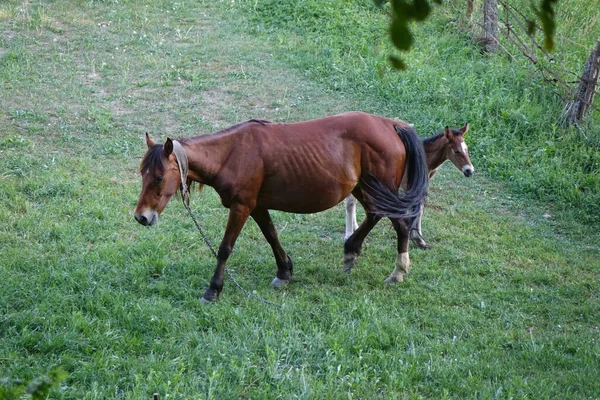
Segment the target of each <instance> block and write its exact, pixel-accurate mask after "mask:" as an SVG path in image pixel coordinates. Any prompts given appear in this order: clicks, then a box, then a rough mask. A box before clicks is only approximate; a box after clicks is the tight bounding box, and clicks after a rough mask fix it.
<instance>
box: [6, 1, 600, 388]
mask: <svg viewBox="0 0 600 400" xmlns="http://www.w3.org/2000/svg"><path fill="white" fill-rule="evenodd" d="M256 4H258V5H260V4H261V3H260V2H258V3H256ZM315 4H316V3H315ZM349 6H350V5H349ZM361 10H362V8H361V9H359V10H358V11H361ZM238 11H239V9H238V8H237V6H236V5H234V6H233V7H232V3H230V2H226V3H215V2H210V1H201V2H194V3H187V2H186V3H185V4H184V3H172V2H167V1H152V2H150V1H135V2H133V1H125V2H121V1H120V2H116V1H103V2H99V1H92V2H90V1H79V2H71V1H52V2H21V1H9V2H7V3H2V4H1V5H0V31H1V32H3V35H2V39H1V42H0V65H2V68H1V69H0V91H1V92H0V93H1V94H0V110H1V114H0V132H2V134H1V135H0V221H2V224H1V225H0V270H1V272H2V274H3V276H4V281H3V284H2V285H0V338H1V340H0V377H2V378H6V380H5V381H0V387H2V386H10V382H11V381H12V380H15V379H26V380H29V379H33V378H35V377H38V376H42V375H44V374H46V373H48V371H50V370H52V369H53V368H54V367H57V366H60V367H62V368H63V369H64V370H65V371H67V372H68V373H69V378H68V379H67V380H66V381H65V382H64V383H63V384H61V385H60V387H58V388H55V389H54V390H53V391H52V394H51V397H52V398H61V399H107V398H110V399H140V398H151V397H152V393H155V392H158V393H159V394H160V398H161V399H162V398H177V399H183V398H190V399H192V398H193V399H204V398H206V399H208V398H219V399H222V398H252V399H256V398H278V397H283V398H385V399H387V398H582V399H583V398H596V397H598V394H599V393H600V384H599V383H598V381H597V379H596V377H597V376H598V372H599V370H600V361H599V354H600V347H599V346H600V345H599V344H598V332H599V329H600V328H599V327H598V316H599V315H600V306H599V296H600V292H599V291H598V287H599V285H598V283H599V282H598V276H599V274H598V272H599V262H598V255H599V253H600V242H599V240H598V236H597V233H596V230H597V229H596V227H595V225H590V226H585V225H583V224H581V223H580V222H578V221H577V220H570V219H569V218H566V217H563V216H562V215H561V214H560V213H556V212H555V211H554V210H555V208H554V207H552V205H548V204H546V203H535V202H532V201H531V200H530V199H529V198H528V197H521V196H516V195H515V194H511V193H514V192H506V191H505V190H504V187H502V186H498V185H497V184H496V183H494V182H493V181H490V180H489V179H488V177H487V174H481V173H480V174H477V175H476V176H475V177H474V178H472V179H470V180H467V179H465V178H462V177H461V176H460V173H459V172H458V171H456V170H455V169H454V167H452V166H446V167H445V168H443V169H442V171H441V172H440V173H439V174H438V175H437V176H436V178H435V180H434V181H433V182H432V188H431V195H430V200H429V205H430V207H429V209H428V211H427V212H426V214H425V221H424V232H425V235H426V238H427V239H428V241H429V242H430V243H431V244H432V245H433V246H434V247H433V249H432V250H431V251H412V252H411V257H412V260H413V270H412V272H411V274H410V275H409V278H408V279H407V281H406V282H405V283H404V284H402V285H399V286H396V287H385V286H384V285H383V279H384V278H385V277H386V276H387V275H388V274H389V272H390V271H391V269H392V267H393V260H394V259H395V256H396V255H395V243H394V238H393V234H392V229H391V228H390V227H389V224H386V223H381V224H380V225H379V226H378V227H377V228H376V229H375V230H374V231H373V232H372V234H371V235H370V237H369V239H368V241H367V243H366V246H365V249H364V252H363V255H362V256H361V259H360V261H359V264H358V265H357V267H356V268H355V270H354V271H353V273H352V274H351V275H347V274H344V273H342V272H341V254H342V237H343V215H344V211H343V208H342V207H341V206H340V207H336V208H334V209H332V210H330V211H328V212H325V213H321V214H316V215H292V214H284V213H274V219H275V223H276V225H277V227H278V229H279V231H280V237H281V239H282V242H283V244H284V246H285V247H286V249H287V250H288V251H289V253H290V255H291V257H292V258H293V259H294V261H295V267H296V268H295V277H294V282H293V283H292V285H290V286H289V287H288V288H286V289H285V290H281V291H278V290H274V289H273V288H271V287H270V286H269V282H270V280H271V278H272V277H273V275H274V272H275V266H274V261H273V257H272V254H271V251H270V249H269V247H268V245H267V244H266V243H265V240H264V239H263V238H262V237H261V234H260V231H259V229H258V228H257V227H256V226H255V224H253V223H252V222H250V223H248V225H247V226H246V227H245V228H244V231H243V233H242V236H241V237H240V239H239V240H238V243H237V245H236V249H235V251H234V253H233V255H232V257H231V259H230V262H229V267H230V269H231V271H232V272H233V273H234V274H235V276H236V277H237V278H238V279H239V280H240V282H241V283H242V284H243V285H244V286H245V287H247V288H248V289H250V290H256V291H257V292H258V294H260V295H261V296H264V297H266V298H267V299H269V300H271V301H274V302H277V303H279V304H282V305H283V309H282V310H280V309H277V308H274V307H270V306H267V305H265V304H262V303H260V302H257V301H256V300H253V299H248V298H246V297H245V296H244V295H243V293H241V292H240V291H238V290H236V289H235V287H234V286H233V285H232V283H231V282H229V281H227V282H226V287H225V291H224V293H223V297H222V299H221V300H220V301H219V302H218V303H216V304H213V305H211V306H209V307H207V306H203V305H201V304H200V302H199V296H200V295H201V294H202V293H203V290H204V289H205V287H206V285H207V283H208V279H209V277H210V275H211V273H212V271H213V268H214V261H213V259H212V258H211V255H210V253H209V251H208V249H207V248H206V246H205V245H204V244H203V243H202V241H201V240H200V238H199V235H198V234H197V232H196V231H195V229H194V226H193V223H192V222H191V220H190V219H189V218H188V217H187V215H186V213H185V210H184V209H183V207H182V206H181V205H180V204H178V200H177V199H174V201H173V202H172V203H171V204H170V205H169V206H168V208H167V209H166V210H165V212H164V214H163V216H162V217H161V222H160V224H159V225H158V226H155V227H153V228H150V229H145V228H143V227H141V226H139V225H138V224H137V223H136V222H135V221H134V220H133V218H132V210H133V208H134V206H135V204H136V201H137V196H138V193H139V185H140V178H139V176H138V174H137V167H138V163H139V160H140V157H141V156H142V154H143V152H144V144H143V141H142V136H143V133H144V132H145V131H148V132H150V134H151V135H152V136H154V137H156V138H161V139H164V138H165V137H166V136H167V135H171V136H174V137H177V136H187V135H192V134H197V133H208V132H210V131H213V130H216V129H218V128H222V127H224V126H227V125H229V124H233V123H235V122H239V121H241V120H244V119H247V118H251V117H262V118H269V119H273V120H278V121H290V120H302V119H308V118H315V117H319V116H323V115H330V114H333V113H336V112H340V111H345V110H350V109H363V110H366V111H372V112H377V113H379V114H385V115H389V116H392V117H401V118H403V119H406V120H409V121H414V122H417V123H418V124H419V125H420V126H419V128H420V129H419V131H420V132H421V133H422V134H423V135H425V134H427V133H428V132H433V131H435V130H437V129H439V127H440V126H442V125H443V124H445V123H450V122H447V121H456V122H455V123H453V125H454V124H458V122H462V121H463V119H466V118H467V117H470V115H466V116H465V115H463V114H461V112H460V110H461V109H460V108H454V107H457V106H456V105H455V103H456V101H454V100H452V99H453V98H454V97H452V96H450V94H444V93H445V90H446V89H444V86H443V85H441V83H440V82H439V81H438V78H436V79H433V78H432V77H433V76H436V75H435V73H434V71H433V70H432V69H434V67H435V64H434V63H433V60H435V59H436V58H437V56H433V55H430V56H429V57H430V58H425V59H421V60H420V61H419V57H418V56H417V55H414V57H415V60H413V61H412V62H419V63H420V67H419V68H421V69H422V70H423V71H424V72H423V74H422V76H421V78H420V80H417V81H414V82H413V81H410V80H407V81H406V82H404V89H403V90H405V92H404V93H405V96H406V97H405V98H404V99H405V101H398V102H395V103H390V104H389V105H387V106H386V105H385V104H384V105H382V104H381V102H379V101H378V100H377V96H374V97H368V96H366V94H368V93H370V90H372V91H373V92H375V93H378V90H379V89H377V88H375V87H371V89H369V86H368V85H367V84H365V86H361V89H360V90H356V93H353V91H352V90H350V89H351V88H353V87H354V88H356V87H358V86H339V87H336V86H335V85H336V83H335V80H333V81H332V82H329V83H325V82H324V81H323V79H322V76H323V75H313V69H311V68H308V67H306V68H305V70H301V71H299V70H298V69H295V68H290V61H289V59H286V60H285V61H282V60H281V59H280V58H279V53H280V52H281V51H282V50H281V47H279V45H276V44H274V43H272V42H266V41H265V40H264V38H263V37H262V36H261V37H256V36H252V35H248V34H247V33H246V32H247V29H249V28H250V27H251V26H256V22H255V21H254V20H252V19H246V17H245V16H244V15H243V14H240V13H239V12H238ZM358 11H357V12H353V13H352V15H354V14H356V15H362V14H360V13H359V12H358ZM361 12H362V11H361ZM373 12H377V11H373ZM346 17H349V15H348V16H346ZM427 29H433V28H432V27H431V26H429V28H427ZM434 32H435V30H434ZM348 34H349V33H348ZM437 36H442V35H439V34H438V35H437ZM288 39H289V40H291V39H293V37H292V36H289V37H288V38H286V37H284V36H282V37H281V42H282V45H283V44H285V43H286V40H288ZM441 40H450V41H453V40H454V39H452V38H451V39H443V37H442V39H441ZM380 43H382V45H381V46H384V45H383V43H384V39H382V41H381V42H380ZM290 51H291V50H290ZM314 51H315V52H317V51H318V48H317V47H315V50H314ZM464 51H465V57H466V58H467V59H469V57H470V58H472V59H475V55H474V53H473V52H472V50H471V49H467V50H464ZM452 53H453V52H451V51H449V50H448V53H447V54H444V56H448V55H449V54H452ZM298 54H301V53H298ZM293 55H294V54H293V53H291V55H290V56H293ZM411 57H412V56H411ZM312 60H313V61H314V60H316V58H313V59H312ZM365 62H367V63H368V62H369V61H366V60H365ZM465 62H466V61H465ZM481 63H482V65H483V61H481ZM432 64H433V65H432ZM292 65H295V64H292ZM335 67H338V65H337V64H336V65H335ZM314 68H315V69H318V68H320V67H319V65H318V64H316V63H315V64H314ZM332 68H333V65H332ZM338 68H339V67H338ZM383 68H385V67H383ZM430 68H431V69H430ZM481 68H482V71H486V70H485V69H483V67H481ZM377 70H378V69H377V68H374V71H377ZM352 71H353V69H352V68H348V69H347V76H348V78H347V79H356V82H358V78H352V76H353V72H352ZM454 71H455V72H456V74H459V75H460V74H462V75H460V76H462V77H463V80H464V84H465V85H472V86H473V88H472V92H469V93H475V87H478V86H477V84H476V83H474V82H471V81H469V80H468V79H467V78H470V77H471V75H469V73H468V72H464V71H463V72H461V71H462V70H461V69H460V68H459V67H458V65H457V66H456V67H455V70H454ZM375 73H376V72H375ZM439 74H441V77H444V78H446V79H447V80H449V79H452V80H453V79H458V78H455V77H454V76H453V75H452V74H449V73H448V74H446V75H444V74H443V73H442V72H439ZM481 74H482V75H484V74H483V72H481ZM340 76H341V75H340ZM383 76H384V77H388V78H386V79H390V80H395V79H397V78H396V77H395V76H396V75H394V74H392V73H391V72H390V71H387V72H385V73H384V74H383ZM495 79H496V80H497V81H498V82H502V81H503V79H506V78H503V77H498V76H497V77H496V78H495ZM354 84H355V85H357V84H356V83H354ZM419 85H420V86H419ZM522 85H523V87H525V83H522ZM415 87H416V88H420V87H425V88H428V89H427V90H425V91H424V93H426V95H427V96H426V97H427V99H421V98H419V97H418V96H414V94H413V93H414V90H415V89H414V88H415ZM438 92H439V93H438ZM533 95H534V93H532V96H533ZM535 95H536V96H540V95H539V94H535ZM409 99H410V101H411V102H416V104H417V106H415V107H411V106H410V102H409V101H408V100H409ZM444 99H446V100H444ZM481 99H482V100H481V101H482V102H483V101H484V100H485V99H486V97H485V96H484V95H483V94H482V95H481ZM513 101H515V102H517V101H518V100H513ZM436 103H437V104H436ZM532 107H533V106H532ZM419 109H420V110H419ZM472 112H473V113H474V115H476V114H477V112H481V113H485V110H483V111H477V109H476V108H473V110H472ZM530 118H533V117H530ZM497 120H500V121H502V119H501V118H500V117H498V116H496V118H490V119H489V120H488V122H489V124H488V125H489V126H491V127H492V128H494V127H495V126H496V125H495V124H496V121H497ZM534 122H537V121H536V120H534ZM492 123H493V124H492ZM498 123H499V124H502V122H498ZM494 129H496V128H494ZM483 130H484V128H483V127H480V126H477V125H475V126H474V127H473V132H472V133H471V134H472V135H473V136H472V137H471V138H472V142H470V145H471V153H472V154H473V155H474V157H477V160H476V167H479V166H478V163H481V162H482V159H483V156H484V155H487V154H488V153H485V152H484V151H483V150H482V149H485V141H483V139H481V138H483V135H482V134H481V133H480V132H481V131H483ZM499 154H500V153H499ZM498 156H499V155H498ZM485 165H492V164H485ZM492 173H493V171H492ZM192 208H193V209H194V210H195V212H196V213H197V215H198V217H199V219H200V221H201V223H202V225H203V226H204V228H205V229H206V231H207V234H208V236H209V238H210V240H212V241H213V243H218V241H219V239H220V236H221V235H222V232H223V229H224V225H225V221H226V218H227V210H225V209H223V208H222V207H221V206H220V203H219V200H218V197H217V195H216V194H215V193H214V192H213V191H212V190H211V189H209V188H207V189H205V190H204V192H203V193H202V194H200V195H196V194H194V196H193V198H192ZM556 209H561V207H560V206H558V207H557V208H556Z"/></svg>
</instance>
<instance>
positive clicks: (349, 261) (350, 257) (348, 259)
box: [344, 253, 358, 272]
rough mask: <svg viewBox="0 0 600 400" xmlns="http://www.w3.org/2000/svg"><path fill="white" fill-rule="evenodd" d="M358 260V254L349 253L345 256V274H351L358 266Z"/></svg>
mask: <svg viewBox="0 0 600 400" xmlns="http://www.w3.org/2000/svg"><path fill="white" fill-rule="evenodd" d="M357 258H358V254H356V253H349V254H344V272H351V271H352V268H353V267H354V265H356V259H357Z"/></svg>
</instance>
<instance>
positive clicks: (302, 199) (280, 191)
mask: <svg viewBox="0 0 600 400" xmlns="http://www.w3.org/2000/svg"><path fill="white" fill-rule="evenodd" d="M355 184H356V183H355V182H352V181H347V182H340V181H339V180H335V179H320V180H319V181H310V180H306V181H305V180H297V181H295V182H293V181H286V180H281V179H270V180H268V181H266V182H264V184H263V187H262V189H261V191H260V193H259V196H258V202H257V206H260V207H264V208H267V209H271V210H279V211H285V212H291V213H298V214H311V213H316V212H319V211H324V210H327V209H329V208H331V207H334V206H336V205H337V204H339V203H340V202H341V201H342V200H343V199H344V198H345V197H346V196H347V195H348V194H349V193H350V192H351V191H352V189H353V188H354V186H355Z"/></svg>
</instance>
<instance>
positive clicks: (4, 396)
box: [0, 368, 69, 400]
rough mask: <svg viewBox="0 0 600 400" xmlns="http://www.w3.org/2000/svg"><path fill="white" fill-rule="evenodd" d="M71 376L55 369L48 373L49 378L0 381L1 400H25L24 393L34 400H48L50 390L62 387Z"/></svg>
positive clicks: (3, 379) (59, 369)
mask: <svg viewBox="0 0 600 400" xmlns="http://www.w3.org/2000/svg"><path fill="white" fill-rule="evenodd" d="M68 377H69V374H68V373H67V372H65V371H64V370H63V369H62V368H55V369H53V370H51V371H50V372H49V373H48V376H42V377H39V378H36V379H34V380H32V381H31V382H26V381H24V380H21V379H17V380H9V379H6V378H2V379H0V400H16V399H21V398H23V397H22V396H23V393H27V394H29V395H31V399H32V400H44V399H46V398H48V395H49V394H50V390H52V388H53V387H55V386H58V385H60V383H61V382H63V381H64V380H65V379H67V378H68Z"/></svg>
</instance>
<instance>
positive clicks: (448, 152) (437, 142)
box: [344, 124, 475, 249]
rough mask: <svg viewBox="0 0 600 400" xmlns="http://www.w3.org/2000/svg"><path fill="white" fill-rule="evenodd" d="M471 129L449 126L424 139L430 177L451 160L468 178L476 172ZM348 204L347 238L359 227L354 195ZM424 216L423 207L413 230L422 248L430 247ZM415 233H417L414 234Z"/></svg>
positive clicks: (416, 241)
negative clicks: (470, 145)
mask: <svg viewBox="0 0 600 400" xmlns="http://www.w3.org/2000/svg"><path fill="white" fill-rule="evenodd" d="M468 130H469V124H465V125H464V126H463V127H462V128H460V129H450V128H448V127H447V126H446V127H445V128H444V131H443V132H440V133H438V134H437V135H435V136H432V137H429V138H427V139H424V140H423V148H424V150H425V158H426V159H427V168H428V169H429V179H431V178H433V176H434V175H435V173H436V172H437V171H438V170H439V169H440V167H441V166H442V164H443V163H444V162H446V161H447V160H450V162H452V164H454V165H455V166H456V168H458V169H459V170H460V171H461V172H462V173H463V174H464V175H465V176H466V177H467V178H468V177H470V176H472V175H473V174H474V173H475V168H473V164H471V159H470V158H469V149H468V148H467V144H466V143H465V139H464V136H465V134H466V133H467V132H468ZM406 185H407V181H406V178H404V179H402V184H401V187H402V188H403V189H405V190H406ZM344 203H345V205H346V234H345V238H346V239H347V238H349V237H350V235H352V233H353V232H354V231H355V230H356V228H358V224H357V223H356V199H355V198H354V196H352V195H348V197H346V199H345V202H344ZM422 216H423V208H421V213H420V215H419V216H418V217H417V218H418V222H417V229H416V231H411V239H412V241H413V242H414V243H415V244H416V245H417V246H419V247H421V248H424V249H426V248H428V247H429V246H427V243H425V240H424V239H423V233H422V231H421V218H422ZM413 233H416V234H415V235H413Z"/></svg>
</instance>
